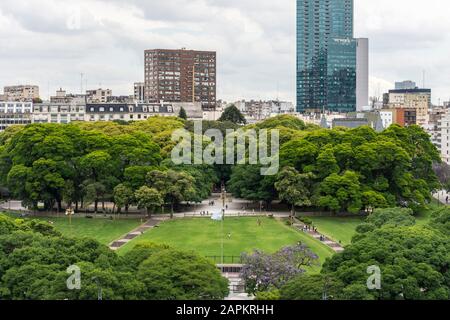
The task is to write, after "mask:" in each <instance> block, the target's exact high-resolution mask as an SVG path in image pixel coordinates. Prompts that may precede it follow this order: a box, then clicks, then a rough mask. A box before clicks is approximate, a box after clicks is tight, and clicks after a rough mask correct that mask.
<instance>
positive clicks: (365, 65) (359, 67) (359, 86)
mask: <svg viewBox="0 0 450 320" xmlns="http://www.w3.org/2000/svg"><path fill="white" fill-rule="evenodd" d="M356 41H357V45H356V110H357V111H362V110H363V109H364V107H365V106H368V105H369V39H367V38H358V39H356Z"/></svg>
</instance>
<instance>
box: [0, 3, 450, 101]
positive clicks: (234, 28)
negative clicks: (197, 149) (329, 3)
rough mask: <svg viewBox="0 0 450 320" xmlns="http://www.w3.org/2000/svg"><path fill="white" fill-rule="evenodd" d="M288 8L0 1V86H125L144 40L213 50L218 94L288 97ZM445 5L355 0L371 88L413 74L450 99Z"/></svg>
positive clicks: (136, 68) (449, 29)
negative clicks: (365, 43) (365, 42)
mask: <svg viewBox="0 0 450 320" xmlns="http://www.w3.org/2000/svg"><path fill="white" fill-rule="evenodd" d="M295 9H296V1H295V0H277V1H274V0H164V1H160V0H78V1H72V0H1V1H0V88H2V87H3V86H5V85H13V84H38V85H39V86H40V90H41V96H42V97H44V98H47V97H48V96H49V95H54V94H55V91H56V90H57V89H59V88H60V87H61V88H63V89H66V90H67V91H68V92H73V93H79V92H80V91H81V89H83V90H85V89H86V87H87V88H88V89H94V88H99V87H103V88H110V89H112V90H113V94H114V95H130V94H132V93H133V83H134V82H139V81H143V78H144V50H145V49H153V48H170V49H176V48H183V47H185V48H188V49H197V50H213V51H217V59H218V60H217V67H218V79H217V81H218V83H217V85H218V90H217V96H218V98H219V99H224V100H226V101H236V100H239V99H276V98H279V99H280V100H288V101H292V102H295V68H296V66H295V64H296V63H295V61H296V52H295V48H296V43H295V38H296V29H295V22H296V21H295V19H296V15H295ZM448 12H450V2H449V1H448V0H428V1H426V3H425V4H424V2H423V1H419V0H376V1H374V0H355V37H367V38H369V39H370V95H371V96H380V95H382V93H383V92H385V91H387V90H388V89H391V88H393V86H394V82H395V81H399V80H413V81H416V82H417V84H418V85H419V86H422V85H423V83H425V87H429V88H431V89H432V90H433V102H434V103H438V102H439V101H441V102H442V101H449V100H450V61H449V60H450V59H449V53H450V19H448ZM81 73H83V74H84V76H83V81H81Z"/></svg>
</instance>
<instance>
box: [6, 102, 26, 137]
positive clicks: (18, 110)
mask: <svg viewBox="0 0 450 320" xmlns="http://www.w3.org/2000/svg"><path fill="white" fill-rule="evenodd" d="M32 112H33V103H32V102H17V101H4V102H0V131H4V130H5V129H6V128H8V127H10V126H13V125H25V124H29V123H31V122H32Z"/></svg>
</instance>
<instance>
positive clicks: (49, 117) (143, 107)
mask: <svg viewBox="0 0 450 320" xmlns="http://www.w3.org/2000/svg"><path fill="white" fill-rule="evenodd" d="M181 107H183V108H184V109H185V110H186V114H187V116H188V118H189V119H202V116H203V114H202V106H201V104H200V103H189V102H188V103H164V102H161V103H160V104H138V103H136V104H127V103H98V104H89V103H88V104H78V103H51V102H46V103H42V104H36V105H35V106H34V111H33V116H32V122H33V123H63V124H64V123H70V122H73V121H92V122H95V121H114V120H122V121H127V122H128V121H142V120H147V119H148V118H150V117H154V116H178V114H179V112H180V110H181Z"/></svg>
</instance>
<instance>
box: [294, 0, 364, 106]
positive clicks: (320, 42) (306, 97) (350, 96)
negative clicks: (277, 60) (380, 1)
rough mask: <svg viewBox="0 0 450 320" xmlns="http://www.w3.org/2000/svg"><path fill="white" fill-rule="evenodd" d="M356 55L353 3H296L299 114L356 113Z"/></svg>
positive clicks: (315, 0) (347, 0)
mask: <svg viewBox="0 0 450 320" xmlns="http://www.w3.org/2000/svg"><path fill="white" fill-rule="evenodd" d="M356 51H357V40H356V39H354V38H353V0H333V1H330V0H297V111H298V112H305V111H314V112H320V111H321V110H322V107H323V106H325V107H326V109H327V111H340V112H351V111H355V110H356V65H357V61H356V60H357V59H356ZM366 104H367V102H366Z"/></svg>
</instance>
